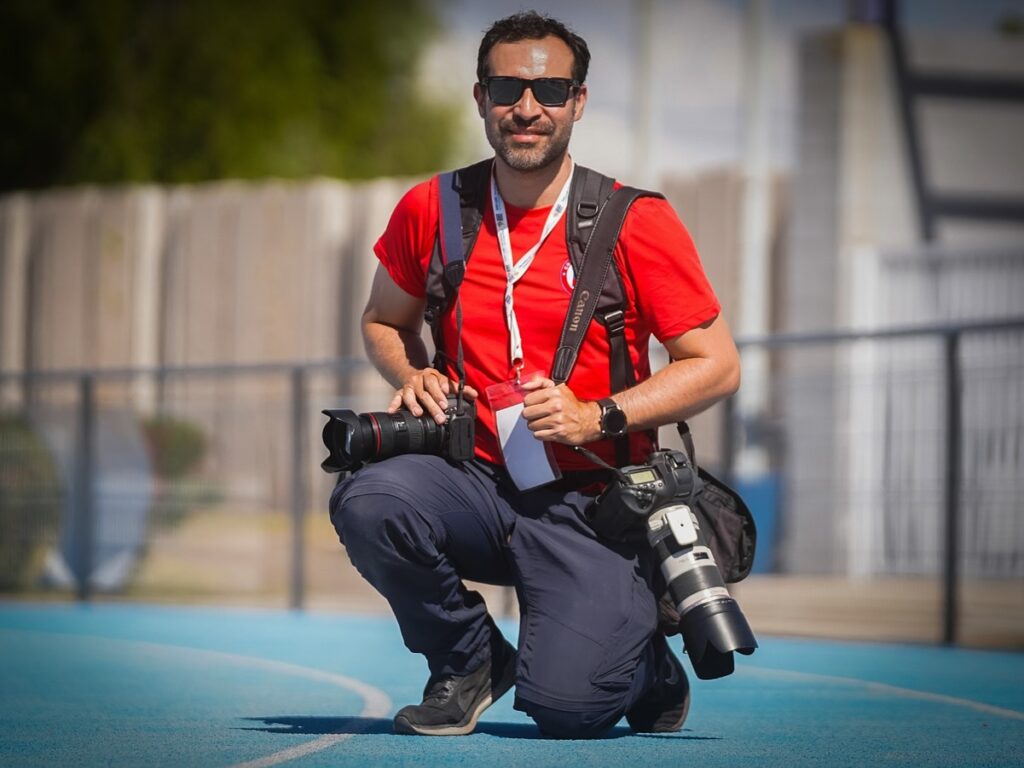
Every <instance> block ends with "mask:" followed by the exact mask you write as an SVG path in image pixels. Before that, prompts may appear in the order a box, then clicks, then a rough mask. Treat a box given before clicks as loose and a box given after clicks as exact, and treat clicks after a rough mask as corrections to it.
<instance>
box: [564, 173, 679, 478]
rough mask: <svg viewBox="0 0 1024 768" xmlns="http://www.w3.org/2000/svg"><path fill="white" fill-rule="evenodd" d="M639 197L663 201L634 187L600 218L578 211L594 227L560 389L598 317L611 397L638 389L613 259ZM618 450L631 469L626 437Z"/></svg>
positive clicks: (611, 200) (602, 208) (568, 324)
mask: <svg viewBox="0 0 1024 768" xmlns="http://www.w3.org/2000/svg"><path fill="white" fill-rule="evenodd" d="M591 173H592V172H591ZM640 197H661V195H658V194H657V193H654V192H647V191H645V190H641V189H634V188H632V187H620V188H619V189H617V190H615V191H613V192H610V194H609V195H608V197H607V200H602V202H601V203H600V204H599V205H598V208H597V211H596V214H595V215H593V216H588V215H586V214H588V213H589V209H586V210H580V208H579V207H577V209H576V212H577V214H582V215H581V218H585V219H588V220H590V222H591V223H590V225H589V226H587V227H586V230H587V231H586V234H585V235H583V236H582V237H580V238H579V240H580V241H581V242H585V245H584V250H583V255H582V259H581V260H580V266H579V268H578V269H577V271H576V287H575V289H574V291H573V295H572V298H571V299H570V304H569V312H568V315H567V316H566V319H565V324H564V325H563V326H562V337H561V340H560V341H559V344H558V349H557V350H556V351H555V357H554V361H553V364H552V370H551V378H552V379H554V380H555V382H557V383H561V382H564V381H567V380H568V378H569V376H570V374H571V373H572V369H573V367H574V366H575V365H576V358H577V357H578V355H579V350H580V346H581V345H582V343H583V338H584V336H585V335H586V332H587V328H588V327H589V325H590V320H591V319H592V318H594V317H596V318H597V320H598V322H600V323H601V324H602V325H603V326H604V327H605V332H606V333H607V334H608V346H609V366H610V371H609V372H610V383H611V390H612V392H613V393H614V392H621V391H622V390H624V389H627V388H629V387H631V386H633V385H634V384H635V383H636V377H635V376H634V374H633V361H632V359H631V358H630V355H629V346H628V345H627V344H626V333H625V329H626V312H625V310H626V299H625V289H624V287H623V285H622V276H621V275H620V274H618V272H617V269H616V267H615V260H614V253H615V246H616V243H617V242H618V240H619V234H620V232H621V231H622V225H623V224H624V223H625V220H626V215H627V214H628V213H629V208H630V206H631V205H632V204H633V203H634V201H636V200H637V198H640ZM571 238H572V235H570V239H571ZM609 272H613V273H615V277H616V279H615V280H609V279H608V273H609ZM615 450H616V460H617V462H618V464H619V465H620V466H624V465H625V464H628V463H629V458H630V456H629V439H628V438H625V437H623V438H620V439H619V440H617V441H616V447H615Z"/></svg>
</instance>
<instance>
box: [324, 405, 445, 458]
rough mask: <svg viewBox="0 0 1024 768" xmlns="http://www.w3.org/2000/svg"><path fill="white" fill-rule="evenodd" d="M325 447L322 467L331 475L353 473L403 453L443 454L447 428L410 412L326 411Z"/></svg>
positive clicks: (425, 416)
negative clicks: (340, 471)
mask: <svg viewBox="0 0 1024 768" xmlns="http://www.w3.org/2000/svg"><path fill="white" fill-rule="evenodd" d="M324 413H325V414H326V415H327V416H328V417H329V418H328V420H327V424H325V425H324V431H323V440H324V445H325V446H326V447H327V450H328V451H329V452H330V455H329V456H328V457H327V459H326V460H325V461H324V462H323V463H322V464H321V466H322V467H323V468H324V470H326V471H328V472H337V471H339V470H353V469H357V468H358V467H360V466H361V465H362V464H363V463H364V462H366V461H376V460H379V459H386V458H388V457H390V456H397V455H399V454H403V453H441V451H442V449H443V448H444V438H445V431H444V426H443V425H439V424H438V423H437V422H436V421H434V419H433V418H432V417H430V416H429V415H426V414H424V415H423V416H419V417H417V416H413V415H412V414H411V413H409V411H404V410H402V411H398V412H396V413H386V412H383V411H377V412H370V413H363V414H357V413H356V412H355V411H349V410H337V411H334V410H329V411H324Z"/></svg>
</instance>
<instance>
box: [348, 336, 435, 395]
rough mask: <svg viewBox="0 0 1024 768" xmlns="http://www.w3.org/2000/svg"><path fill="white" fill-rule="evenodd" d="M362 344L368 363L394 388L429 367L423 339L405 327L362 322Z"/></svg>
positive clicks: (399, 386)
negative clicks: (368, 359)
mask: <svg viewBox="0 0 1024 768" xmlns="http://www.w3.org/2000/svg"><path fill="white" fill-rule="evenodd" d="M363 345H364V346H365V348H366V354H367V356H368V357H369V358H370V362H372V363H373V365H374V367H375V368H376V369H377V370H378V371H379V372H380V374H381V376H383V377H384V378H385V379H387V381H388V383H389V384H391V386H393V387H394V388H395V389H400V388H401V387H402V386H403V385H404V384H405V383H406V382H407V381H408V380H409V379H410V377H412V376H413V375H414V374H415V373H416V372H417V371H420V370H422V369H424V368H426V367H428V366H429V365H430V360H429V359H428V357H427V348H426V345H425V344H424V343H423V339H422V337H421V336H420V335H419V334H418V333H414V332H412V331H409V330H406V329H404V328H396V327H394V326H392V325H387V324H386V323H378V322H373V321H365V320H364V322H363Z"/></svg>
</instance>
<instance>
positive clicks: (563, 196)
mask: <svg viewBox="0 0 1024 768" xmlns="http://www.w3.org/2000/svg"><path fill="white" fill-rule="evenodd" d="M575 170H576V165H575V163H574V164H573V165H571V166H570V168H569V178H568V179H566V180H565V186H563V187H562V191H561V192H560V193H559V194H558V199H557V200H556V201H555V204H554V206H552V208H551V212H550V213H549V214H548V220H547V221H546V222H545V223H544V229H543V230H542V231H541V233H540V239H539V240H538V241H537V244H536V245H535V246H533V248H531V249H530V250H528V251H527V252H526V253H524V254H523V257H522V258H521V259H519V261H518V263H513V261H512V241H511V239H510V238H509V234H508V217H507V216H506V215H505V201H504V200H502V199H501V194H500V193H499V192H498V183H497V182H496V181H495V180H494V174H493V173H492V174H491V208H492V209H493V210H494V226H495V228H496V229H497V231H498V248H499V249H500V250H501V261H502V263H503V264H504V265H505V323H506V324H507V325H508V335H509V357H511V359H512V367H513V368H515V369H516V376H517V377H518V376H519V370H520V369H521V368H522V367H523V340H522V337H521V336H520V335H519V323H518V322H517V321H516V310H515V307H514V306H513V303H512V287H513V286H514V285H515V284H516V283H517V282H518V281H519V278H521V277H522V276H523V275H525V274H526V270H528V269H529V268H530V264H532V263H533V257H534V256H536V255H537V251H539V250H540V247H541V246H542V245H543V244H544V241H545V240H546V239H547V237H548V235H549V234H551V230H552V229H554V228H555V224H557V223H558V222H559V220H560V219H561V218H562V215H563V214H564V213H565V209H566V206H567V205H568V204H569V185H570V184H571V183H572V174H573V172H574V171H575Z"/></svg>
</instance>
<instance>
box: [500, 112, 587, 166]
mask: <svg viewBox="0 0 1024 768" xmlns="http://www.w3.org/2000/svg"><path fill="white" fill-rule="evenodd" d="M517 127H521V126H519V125H518V124H517V123H516V122H515V121H514V120H511V119H510V120H507V121H503V122H501V123H488V124H487V126H486V131H485V132H486V134H487V141H488V143H489V144H490V145H491V147H492V148H493V149H494V153H495V154H496V155H497V156H498V157H499V158H501V160H502V161H504V163H505V164H506V165H507V166H508V167H509V168H512V169H513V170H516V171H536V170H538V169H540V168H546V167H547V166H549V165H551V164H552V163H555V162H558V161H559V160H561V158H562V157H563V156H564V155H565V153H566V150H567V149H568V148H569V139H570V138H571V137H572V123H571V122H570V123H568V124H567V125H565V126H564V127H562V128H559V127H558V125H557V124H551V128H550V130H544V131H542V132H541V133H540V134H538V135H540V136H541V137H542V139H541V141H539V142H537V143H536V144H531V145H521V144H517V143H516V141H515V139H514V138H513V137H512V135H511V132H512V131H513V130H515V129H516V128H517Z"/></svg>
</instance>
